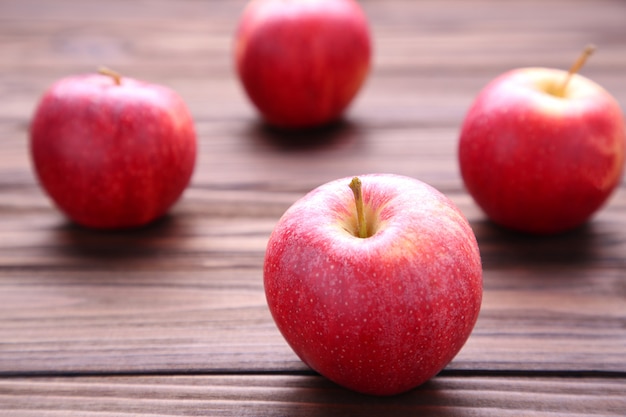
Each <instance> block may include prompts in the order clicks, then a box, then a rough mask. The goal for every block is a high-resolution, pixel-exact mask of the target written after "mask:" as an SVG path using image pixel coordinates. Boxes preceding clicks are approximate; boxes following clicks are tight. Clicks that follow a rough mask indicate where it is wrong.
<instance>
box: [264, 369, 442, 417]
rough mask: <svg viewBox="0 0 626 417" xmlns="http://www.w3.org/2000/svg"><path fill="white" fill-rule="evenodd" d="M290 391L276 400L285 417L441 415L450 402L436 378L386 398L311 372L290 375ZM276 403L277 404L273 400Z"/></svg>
mask: <svg viewBox="0 0 626 417" xmlns="http://www.w3.org/2000/svg"><path fill="white" fill-rule="evenodd" d="M290 385H291V388H292V389H291V391H290V392H289V393H288V394H286V395H285V396H284V397H283V398H282V399H280V400H281V401H280V402H281V403H282V404H280V406H281V407H284V410H283V411H284V414H285V415H289V416H294V417H297V416H308V417H318V416H319V417H333V416H341V417H343V416H360V417H364V416H376V417H378V416H384V415H389V414H390V413H392V414H393V415H394V416H396V417H403V416H415V415H420V416H435V415H444V414H445V413H443V412H444V410H445V409H446V406H449V405H450V404H451V402H452V400H451V398H449V396H448V395H447V393H446V391H447V390H446V381H445V380H441V381H439V378H438V377H435V378H433V379H432V380H430V381H427V382H426V383H424V384H422V385H420V386H419V387H417V388H415V389H413V390H410V391H408V392H405V393H403V394H398V395H394V396H389V397H378V396H371V395H366V394H360V393H357V392H354V391H350V390H348V389H346V388H343V387H341V386H339V385H336V384H334V383H333V382H331V381H329V380H328V379H326V378H324V377H322V376H320V375H318V374H315V373H314V374H312V375H310V376H309V375H307V376H294V377H293V379H292V381H291V383H290ZM275 404H279V403H275Z"/></svg>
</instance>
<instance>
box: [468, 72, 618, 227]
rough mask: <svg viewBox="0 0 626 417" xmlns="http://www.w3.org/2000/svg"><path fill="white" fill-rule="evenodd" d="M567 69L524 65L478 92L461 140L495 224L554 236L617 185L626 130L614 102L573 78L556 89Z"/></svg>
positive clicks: (474, 186)
mask: <svg viewBox="0 0 626 417" xmlns="http://www.w3.org/2000/svg"><path fill="white" fill-rule="evenodd" d="M566 75H567V72H565V71H561V70H556V69H549V68H521V69H516V70H512V71H509V72H507V73H504V74H503V75H501V76H500V77H497V78H496V79H495V80H493V81H492V82H491V83H489V84H488V85H487V86H486V87H485V88H484V89H483V90H482V91H481V92H480V93H479V94H478V96H477V97H476V99H475V101H474V103H473V104H472V105H471V107H470V109H469V111H468V113H467V115H466V117H465V121H464V122H463V125H462V128H461V134H460V141H459V150H458V152H459V163H460V168H461V174H462V177H463V180H464V182H465V185H466V187H467V189H468V191H469V193H470V194H471V195H472V196H473V198H474V199H475V201H476V203H477V204H478V205H479V206H480V207H481V208H482V209H483V211H484V212H485V213H486V214H487V216H488V217H489V218H490V219H491V220H492V221H493V222H495V223H497V224H499V225H501V226H504V227H507V228H509V229H514V230H517V231H521V232H526V233H531V234H538V235H549V234H555V233H560V232H564V231H567V230H571V229H573V228H575V227H577V226H580V225H582V224H583V223H585V222H587V221H588V219H589V218H590V217H591V216H592V215H593V214H594V213H595V212H596V211H597V210H598V209H599V208H600V207H601V206H602V205H603V204H604V203H605V202H606V200H607V199H608V197H609V196H610V194H611V193H612V192H613V190H614V189H615V188H616V187H617V185H618V184H619V182H620V180H621V177H622V174H623V169H624V154H625V148H626V128H625V127H624V118H623V114H622V111H621V109H620V106H619V104H618V103H617V101H616V100H615V99H614V98H613V97H612V96H611V95H610V94H609V93H608V92H607V91H606V90H604V89H603V88H602V87H601V86H599V85H598V84H596V83H594V82H593V81H591V80H589V79H587V78H585V77H583V76H581V75H574V76H573V78H572V79H571V81H570V83H569V85H568V88H567V90H566V92H565V95H564V96H563V97H558V96H556V95H555V94H553V93H552V92H551V89H553V88H555V87H554V86H556V85H560V84H561V83H563V81H564V80H565V77H566Z"/></svg>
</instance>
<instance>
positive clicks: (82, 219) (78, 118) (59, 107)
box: [30, 74, 196, 229]
mask: <svg viewBox="0 0 626 417" xmlns="http://www.w3.org/2000/svg"><path fill="white" fill-rule="evenodd" d="M30 151H31V156H32V161H33V165H34V168H35V171H36V174H37V177H38V179H39V182H40V184H41V186H42V187H43V188H44V189H45V191H46V192H47V193H48V195H49V196H50V197H51V198H52V200H53V201H54V202H55V203H56V205H57V206H58V208H59V209H60V210H61V211H62V212H64V213H65V214H66V215H67V216H68V217H69V218H71V219H72V220H73V221H75V222H76V223H78V224H81V225H83V226H87V227H92V228H103V229H116V228H127V227H136V226H142V225H145V224H147V223H149V222H151V221H153V220H155V219H156V218H158V217H160V216H162V215H163V214H165V213H166V212H167V211H168V209H169V208H170V207H171V206H172V205H173V204H174V203H175V202H176V201H177V200H178V198H179V197H180V196H181V194H182V192H183V191H184V189H185V188H186V187H187V185H188V183H189V181H190V178H191V175H192V172H193V169H194V165H195V159H196V135H195V131H194V125H193V120H192V117H191V115H190V113H189V111H188V109H187V107H186V105H185V103H184V102H183V100H182V99H181V98H180V97H179V95H178V94H176V93H175V92H174V91H172V90H170V89H168V88H166V87H163V86H159V85H154V84H148V83H144V82H141V81H137V80H134V79H131V78H125V77H122V78H121V82H120V84H119V85H118V84H117V83H116V81H115V79H114V78H113V77H111V76H108V75H102V74H88V75H79V76H72V77H68V78H64V79H62V80H59V81H57V82H56V83H54V84H53V85H52V86H51V87H50V88H49V89H48V90H47V91H46V92H45V94H44V95H43V97H42V98H41V101H40V102H39V105H38V107H37V109H36V111H35V114H34V117H33V120H32V124H31V130H30Z"/></svg>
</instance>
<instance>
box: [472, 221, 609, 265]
mask: <svg viewBox="0 0 626 417" xmlns="http://www.w3.org/2000/svg"><path fill="white" fill-rule="evenodd" d="M472 228H473V229H474V233H475V234H476V238H477V240H478V245H479V247H480V250H481V257H482V260H483V266H484V267H500V266H506V265H524V266H531V265H558V264H567V265H569V266H571V265H576V264H589V263H594V262H600V261H601V256H602V255H601V254H602V252H601V251H599V250H598V247H599V245H603V244H606V243H608V242H609V241H610V239H611V237H610V233H611V232H610V230H605V229H603V228H602V227H601V225H600V224H598V223H596V222H594V221H590V222H587V223H585V224H583V225H582V226H579V227H578V228H576V229H573V230H570V231H567V232H563V233H559V234H555V235H532V234H525V233H521V232H516V231H512V230H510V229H507V228H504V227H501V226H499V225H496V224H495V223H493V222H491V221H490V220H486V219H485V220H480V221H475V222H472Z"/></svg>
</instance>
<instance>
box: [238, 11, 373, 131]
mask: <svg viewBox="0 0 626 417" xmlns="http://www.w3.org/2000/svg"><path fill="white" fill-rule="evenodd" d="M370 53H371V45H370V34H369V26H368V22H367V19H366V16H365V14H364V13H363V11H362V9H361V7H360V6H359V4H358V3H357V2H356V1H355V0H252V1H251V2H250V3H249V4H248V6H247V7H246V9H245V10H244V12H243V15H242V16H241V20H240V24H239V29H238V31H237V34H236V48H235V60H236V66H237V71H238V75H239V78H240V80H241V82H242V84H243V86H244V88H245V91H246V92H247V94H248V96H249V97H250V99H251V100H252V102H253V103H254V104H255V105H256V107H257V108H258V110H259V111H260V112H261V114H262V115H263V117H264V118H265V120H266V121H267V122H268V123H269V124H272V125H275V126H278V127H283V128H304V127H313V126H319V125H323V124H327V123H329V122H332V121H334V120H336V119H338V118H339V117H340V116H341V115H342V113H343V112H344V110H345V109H346V107H347V106H348V105H349V104H350V102H351V101H352V99H353V98H354V96H355V95H356V94H357V92H358V91H359V89H360V88H361V85H362V84H363V82H364V80H365V79H366V76H367V74H368V72H369V66H370Z"/></svg>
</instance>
